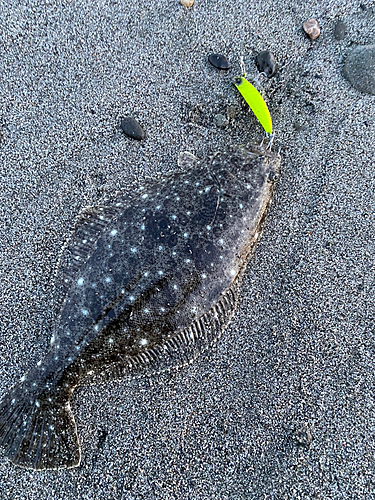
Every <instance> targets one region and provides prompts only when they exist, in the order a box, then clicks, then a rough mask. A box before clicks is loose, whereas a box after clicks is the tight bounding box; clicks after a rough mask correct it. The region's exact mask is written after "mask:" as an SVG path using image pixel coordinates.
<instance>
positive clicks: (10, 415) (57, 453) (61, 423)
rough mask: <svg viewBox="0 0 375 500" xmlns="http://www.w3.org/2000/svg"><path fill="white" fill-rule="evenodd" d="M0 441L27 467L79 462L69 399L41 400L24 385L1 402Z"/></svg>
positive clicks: (66, 465) (56, 466)
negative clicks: (61, 401)
mask: <svg viewBox="0 0 375 500" xmlns="http://www.w3.org/2000/svg"><path fill="white" fill-rule="evenodd" d="M0 445H1V446H2V447H3V448H4V449H5V454H6V456H7V457H8V458H9V460H10V461H11V462H13V463H14V464H15V465H18V466H20V467H23V468H27V469H34V470H44V469H60V468H71V467H75V466H77V465H79V463H80V455H81V453H80V447H79V443H78V437H77V429H76V424H75V421H74V417H73V414H72V412H71V410H70V406H69V402H68V400H66V401H65V402H64V403H62V404H61V403H60V402H59V403H57V402H55V403H54V402H53V400H52V403H50V402H47V401H44V400H40V402H39V401H38V405H36V399H34V396H31V395H30V393H29V392H26V391H23V390H22V386H18V387H16V388H15V389H13V390H12V391H11V392H10V393H9V394H8V395H7V396H5V398H4V399H3V400H2V401H1V402H0Z"/></svg>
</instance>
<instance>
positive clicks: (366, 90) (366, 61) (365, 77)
mask: <svg viewBox="0 0 375 500" xmlns="http://www.w3.org/2000/svg"><path fill="white" fill-rule="evenodd" d="M343 75H344V77H345V78H346V80H348V82H349V83H351V85H352V86H353V87H354V88H355V89H356V90H359V91H360V92H362V93H363V94H370V95H375V45H362V46H359V47H356V48H355V49H353V50H352V51H351V52H350V54H349V55H348V57H347V58H346V61H345V65H344V68H343Z"/></svg>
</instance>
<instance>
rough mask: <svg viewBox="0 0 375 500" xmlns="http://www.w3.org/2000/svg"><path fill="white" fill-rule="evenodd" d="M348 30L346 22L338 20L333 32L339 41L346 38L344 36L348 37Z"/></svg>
mask: <svg viewBox="0 0 375 500" xmlns="http://www.w3.org/2000/svg"><path fill="white" fill-rule="evenodd" d="M346 31H347V28H346V24H345V23H343V22H342V21H337V23H336V24H335V30H334V32H333V34H334V36H335V38H336V40H338V41H341V40H344V38H345V37H346Z"/></svg>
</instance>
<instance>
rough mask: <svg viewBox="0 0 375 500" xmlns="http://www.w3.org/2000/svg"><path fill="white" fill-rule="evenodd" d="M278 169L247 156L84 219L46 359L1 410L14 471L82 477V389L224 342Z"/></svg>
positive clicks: (225, 158)
mask: <svg viewBox="0 0 375 500" xmlns="http://www.w3.org/2000/svg"><path fill="white" fill-rule="evenodd" d="M279 168H280V156H279V155H277V154H275V153H272V152H270V151H266V150H262V149H261V148H259V147H255V146H254V147H250V148H244V147H241V148H237V149H235V150H233V151H228V152H224V153H219V154H216V155H214V156H213V157H210V158H209V159H208V160H206V161H201V162H197V163H196V164H195V165H193V166H192V167H191V168H190V169H188V170H186V171H184V172H181V173H177V174H174V175H171V176H169V177H166V178H164V179H163V180H160V181H158V182H154V183H150V184H149V185H146V186H144V188H143V189H141V190H139V191H137V192H135V193H133V194H132V195H120V196H118V197H117V198H116V199H115V200H113V201H112V202H110V203H108V204H107V205H106V206H100V207H97V208H96V209H95V210H91V211H90V212H86V213H85V216H84V217H83V218H81V220H80V223H79V224H78V225H77V227H76V228H75V231H74V234H73V236H72V238H71V240H70V242H69V244H68V245H67V247H66V249H65V253H64V255H63V258H62V260H61V264H60V269H59V273H58V277H57V290H58V292H59V294H60V296H61V297H62V301H61V307H60V310H59V314H58V319H57V321H56V328H55V331H54V333H53V336H52V339H51V344H52V346H51V350H50V352H49V353H48V354H47V356H46V358H45V359H43V360H42V361H40V362H39V363H38V364H37V366H36V367H35V368H33V369H32V370H31V371H30V372H29V373H28V374H27V375H26V376H24V377H22V378H21V380H20V382H19V383H18V384H17V385H16V386H15V387H14V388H13V390H11V392H10V393H9V394H8V395H6V396H5V397H4V398H3V399H2V401H1V403H0V444H1V445H2V447H3V448H5V453H6V456H7V457H8V458H9V459H10V460H11V461H12V462H13V463H14V464H16V465H19V466H21V467H26V468H31V469H36V470H41V469H59V468H69V467H75V466H77V465H79V463H80V460H81V451H80V446H79V441H78V437H77V428H76V424H75V421H74V417H73V414H72V412H71V409H70V404H69V400H70V397H71V395H72V392H73V390H74V388H75V387H76V386H77V385H78V384H81V383H83V382H84V381H85V380H86V379H87V378H88V377H94V379H95V378H96V377H98V379H99V380H100V381H103V380H110V379H114V378H118V377H122V376H126V375H136V376H140V375H142V374H147V373H157V372H160V371H163V370H168V369H171V368H172V367H176V366H181V365H183V364H185V363H188V362H191V361H192V360H194V359H195V358H196V357H197V356H198V354H199V353H200V352H202V350H204V349H205V348H206V347H207V346H209V345H210V344H211V343H212V342H213V341H215V340H216V339H217V338H218V337H219V336H220V334H221V332H222V331H223V329H224V328H225V327H226V325H227V324H228V323H229V321H230V319H231V317H232V315H233V312H234V310H235V307H236V303H237V298H238V293H239V286H240V282H241V277H242V275H243V272H244V270H245V267H246V264H247V262H248V260H249V258H250V257H251V255H252V253H253V252H254V249H255V246H256V244H257V242H258V240H259V237H260V235H261V232H262V229H263V225H264V222H265V219H266V216H267V212H268V208H269V205H270V201H271V198H272V192H273V186H274V181H275V179H276V178H277V175H278V172H279Z"/></svg>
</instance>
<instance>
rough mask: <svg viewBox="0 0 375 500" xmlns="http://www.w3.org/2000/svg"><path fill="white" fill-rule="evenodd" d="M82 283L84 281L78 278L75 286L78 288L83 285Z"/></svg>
mask: <svg viewBox="0 0 375 500" xmlns="http://www.w3.org/2000/svg"><path fill="white" fill-rule="evenodd" d="M84 281H85V280H84V279H83V278H79V280H78V281H77V285H78V286H82V285H83V283H84Z"/></svg>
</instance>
